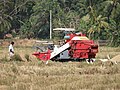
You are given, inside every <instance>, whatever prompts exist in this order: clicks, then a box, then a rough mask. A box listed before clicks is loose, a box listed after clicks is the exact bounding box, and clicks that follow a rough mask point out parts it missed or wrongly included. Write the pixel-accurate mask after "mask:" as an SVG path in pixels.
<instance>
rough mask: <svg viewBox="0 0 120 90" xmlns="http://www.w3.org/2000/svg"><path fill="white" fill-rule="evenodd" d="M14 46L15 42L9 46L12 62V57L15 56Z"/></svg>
mask: <svg viewBox="0 0 120 90" xmlns="http://www.w3.org/2000/svg"><path fill="white" fill-rule="evenodd" d="M13 45H14V42H11V44H10V45H9V55H10V60H11V58H12V56H14V49H13Z"/></svg>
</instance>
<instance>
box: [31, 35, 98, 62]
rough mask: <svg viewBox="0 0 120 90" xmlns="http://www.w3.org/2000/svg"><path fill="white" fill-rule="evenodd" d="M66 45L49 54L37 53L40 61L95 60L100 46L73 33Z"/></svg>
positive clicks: (67, 39)
mask: <svg viewBox="0 0 120 90" xmlns="http://www.w3.org/2000/svg"><path fill="white" fill-rule="evenodd" d="M65 39H66V40H65V43H64V44H63V45H62V46H61V47H59V48H58V49H57V50H56V51H54V50H50V49H48V51H47V52H35V53H33V55H35V56H36V57H37V58H39V59H40V60H44V61H46V60H50V59H51V60H59V59H66V57H67V59H91V58H95V56H96V53H97V52H98V45H97V44H95V43H94V41H93V40H89V39H88V38H87V37H86V36H85V35H83V34H82V33H77V34H75V33H71V34H68V35H66V37H65Z"/></svg>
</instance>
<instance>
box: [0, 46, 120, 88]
mask: <svg viewBox="0 0 120 90" xmlns="http://www.w3.org/2000/svg"><path fill="white" fill-rule="evenodd" d="M33 52H34V50H33V48H32V47H31V46H29V47H28V46H21V47H20V46H19V47H18V46H15V53H16V54H17V55H19V57H17V58H18V59H19V58H21V60H22V61H17V60H12V61H9V56H8V47H7V46H5V47H0V90H120V64H119V63H118V64H117V65H114V64H113V65H112V64H111V63H110V62H107V63H105V64H104V65H102V64H101V62H100V61H99V59H100V58H106V55H107V54H109V55H110V57H111V58H112V57H114V56H116V55H118V54H120V48H119V47H117V48H114V47H99V53H98V54H97V56H96V61H95V62H94V63H93V64H87V63H86V62H71V61H70V62H55V61H49V63H48V64H47V65H46V64H45V63H44V62H42V61H39V60H38V59H36V58H35V57H34V56H32V53H33ZM28 59H29V60H28Z"/></svg>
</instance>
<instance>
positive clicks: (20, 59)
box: [11, 54, 23, 61]
mask: <svg viewBox="0 0 120 90" xmlns="http://www.w3.org/2000/svg"><path fill="white" fill-rule="evenodd" d="M11 60H12V61H23V60H22V58H21V56H20V55H19V54H15V55H14V56H13V57H12V58H11Z"/></svg>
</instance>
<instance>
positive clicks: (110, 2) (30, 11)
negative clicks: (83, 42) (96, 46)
mask: <svg viewBox="0 0 120 90" xmlns="http://www.w3.org/2000/svg"><path fill="white" fill-rule="evenodd" d="M50 10H52V25H53V28H56V27H67V28H75V29H76V30H77V31H82V32H83V33H86V34H87V35H88V36H89V38H91V39H95V40H99V39H102V40H110V42H109V44H110V45H112V46H119V43H120V22H119V20H120V0H42V1H41V0H1V1H0V35H1V36H0V38H3V36H4V34H6V33H11V34H12V35H13V36H14V37H16V36H18V37H20V38H41V39H48V38H49V28H50V27H49V21H50V18H49V16H50V13H49V11H50ZM53 38H54V37H53Z"/></svg>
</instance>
